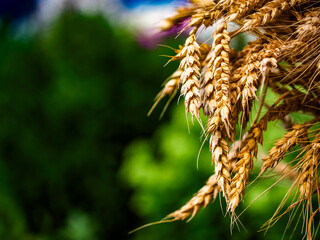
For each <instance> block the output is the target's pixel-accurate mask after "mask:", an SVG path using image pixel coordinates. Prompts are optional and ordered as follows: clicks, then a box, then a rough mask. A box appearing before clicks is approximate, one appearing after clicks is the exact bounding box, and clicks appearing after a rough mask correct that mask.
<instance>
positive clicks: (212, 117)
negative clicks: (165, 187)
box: [152, 0, 320, 240]
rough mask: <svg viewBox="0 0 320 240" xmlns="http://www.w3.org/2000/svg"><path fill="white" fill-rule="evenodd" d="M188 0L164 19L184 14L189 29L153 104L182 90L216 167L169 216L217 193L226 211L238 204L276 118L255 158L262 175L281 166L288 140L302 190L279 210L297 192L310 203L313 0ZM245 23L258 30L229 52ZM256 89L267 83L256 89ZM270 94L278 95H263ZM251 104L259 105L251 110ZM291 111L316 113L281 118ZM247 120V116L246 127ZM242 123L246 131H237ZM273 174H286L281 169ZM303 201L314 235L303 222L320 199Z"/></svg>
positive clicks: (175, 20)
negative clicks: (280, 131) (273, 137)
mask: <svg viewBox="0 0 320 240" xmlns="http://www.w3.org/2000/svg"><path fill="white" fill-rule="evenodd" d="M189 1H190V5H188V6H186V7H182V8H179V9H178V10H177V13H176V15H175V16H173V17H170V18H168V19H167V20H166V21H165V24H164V25H163V26H162V29H163V30H168V29H170V28H171V27H173V26H175V25H177V26H178V25H180V24H181V23H182V22H184V24H185V26H186V27H185V28H184V30H188V31H189V34H188V36H187V38H186V41H185V43H184V45H183V46H182V47H180V49H178V50H176V55H175V56H174V57H172V58H171V61H180V66H179V69H178V70H177V72H175V73H174V74H173V75H172V76H171V77H170V78H169V80H168V81H167V82H166V83H165V86H164V88H163V90H162V91H161V92H160V93H159V95H158V96H157V97H156V103H155V105H156V104H157V103H158V101H160V100H161V99H162V98H163V97H165V96H167V95H171V96H174V94H175V93H176V92H177V91H178V90H179V89H180V95H181V96H183V97H184V105H185V110H186V113H190V114H191V115H192V116H195V117H196V118H197V119H200V117H201V116H200V113H201V111H202V112H203V115H204V116H203V118H202V119H205V118H207V125H206V129H205V132H204V135H205V138H206V139H209V146H210V151H211V152H212V161H213V162H214V165H215V167H214V171H215V172H214V174H213V175H212V176H211V177H210V178H209V180H208V181H207V183H206V185H205V186H204V187H203V188H201V189H200V190H199V192H198V193H197V194H196V195H195V196H194V197H193V198H191V200H190V201H189V202H187V203H186V204H185V205H184V206H183V207H182V208H180V209H179V210H177V211H175V212H173V213H171V214H169V215H168V216H167V218H166V219H171V220H185V219H187V218H188V217H190V218H189V220H190V219H191V218H193V217H194V216H195V215H196V214H197V213H198V211H199V210H200V208H202V207H206V206H207V205H208V204H209V202H210V201H211V200H213V199H215V198H216V197H217V195H218V193H220V192H221V193H222V195H223V197H224V198H225V200H226V203H227V210H228V211H229V212H232V213H235V211H236V209H237V207H238V205H239V204H240V201H241V200H244V199H245V188H246V184H247V182H248V181H249V178H250V173H251V172H252V170H253V163H254V162H253V159H254V158H257V157H258V154H257V153H258V145H263V144H264V141H263V132H264V131H265V130H266V128H267V126H268V124H269V123H270V122H273V121H277V122H282V123H283V124H284V125H285V127H284V131H287V132H286V133H285V134H284V136H283V137H282V138H281V139H279V140H277V141H276V142H275V143H274V146H273V147H272V148H271V149H270V150H269V153H268V155H267V156H266V157H264V158H263V159H262V163H263V164H262V167H261V169H260V174H259V177H260V176H261V175H262V174H266V172H267V171H266V170H268V169H270V170H271V171H272V170H276V171H278V167H277V164H278V163H279V162H280V161H282V162H281V166H283V165H285V164H286V163H285V161H283V159H284V158H285V157H286V155H287V154H288V152H289V151H291V150H292V149H293V148H294V147H296V148H298V149H300V153H299V154H298V157H297V159H295V160H294V161H293V162H292V163H287V164H288V168H289V169H291V170H292V171H294V172H295V173H296V174H295V176H296V177H294V178H291V180H292V179H295V180H294V181H295V182H294V188H297V189H298V190H299V191H300V198H299V200H298V201H297V202H296V203H295V204H292V205H291V207H289V208H288V210H287V211H286V212H288V211H291V210H292V209H293V208H294V207H295V206H296V205H298V202H299V203H300V202H303V201H304V199H308V201H307V204H309V205H310V204H312V203H311V200H310V199H311V197H312V196H313V195H317V193H318V182H319V174H318V172H317V169H318V165H319V161H320V159H319V154H320V153H319V149H320V147H319V146H320V140H319V139H320V137H319V136H320V128H319V125H318V124H319V117H318V116H319V114H320V98H319V96H320V3H319V2H318V1H306V0H259V1H257V0H247V1H245V0H237V1H235V0H216V1H209V0H205V1H202V0H199V1H198V0H189ZM230 22H235V23H236V24H238V25H239V28H238V29H237V30H235V31H233V32H231V33H229V32H228V30H227V25H228V24H229V23H230ZM209 26H213V33H212V40H213V41H212V43H211V44H209V41H207V42H206V43H200V42H198V40H197V38H198V35H199V33H200V32H201V29H203V28H207V27H209ZM244 32H246V33H250V34H254V35H256V36H257V37H258V38H257V40H255V41H252V42H250V43H248V45H247V46H245V47H244V48H243V50H241V51H238V52H236V51H235V50H234V49H231V48H230V47H229V42H230V40H231V39H232V38H234V37H236V36H237V35H238V34H239V33H244ZM259 88H260V89H264V90H263V91H260V94H259V91H258V89H259ZM270 92H273V93H270ZM268 94H273V96H274V99H277V100H274V101H272V100H271V101H270V100H268V101H267V100H265V99H266V95H268ZM255 104H259V106H260V107H259V109H258V111H257V113H256V116H253V113H252V112H253V111H252V109H253V107H254V105H255ZM155 105H154V106H155ZM153 108H154V107H152V110H153ZM297 112H299V113H305V114H307V115H309V116H313V120H311V121H310V118H309V120H308V121H307V120H306V121H300V122H299V123H295V122H293V123H292V124H291V123H288V119H290V114H291V113H297ZM253 119H254V121H253V123H252V125H251V126H247V125H248V124H247V123H248V122H249V121H250V120H253ZM289 122H290V121H289ZM247 128H248V130H247V131H245V130H246V129H247ZM239 131H240V132H241V131H244V132H242V134H241V136H240V137H239V139H236V137H235V136H237V132H239ZM269 131H270V130H269ZM241 138H242V139H241ZM230 146H231V148H230ZM229 149H230V150H229ZM259 160H260V159H259ZM281 168H282V169H283V167H281ZM291 170H290V171H291ZM280 175H282V177H287V176H288V174H286V173H285V171H283V172H282V173H280ZM279 178H281V176H280V177H279ZM318 196H319V194H318ZM319 201H320V199H319ZM310 209H316V210H314V211H313V212H311V213H310V216H312V217H311V218H310V219H309V222H306V224H305V226H308V228H307V230H306V231H307V236H308V240H309V239H312V236H313V235H312V229H313V228H312V227H310V226H311V225H312V221H313V219H314V215H315V214H318V210H319V206H317V207H315V208H314V207H312V208H310ZM272 219H273V218H272ZM271 221H272V220H271Z"/></svg>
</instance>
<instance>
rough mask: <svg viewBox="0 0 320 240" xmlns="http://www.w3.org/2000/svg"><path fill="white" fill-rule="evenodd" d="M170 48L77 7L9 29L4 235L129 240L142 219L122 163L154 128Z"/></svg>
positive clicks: (1, 96)
mask: <svg viewBox="0 0 320 240" xmlns="http://www.w3.org/2000/svg"><path fill="white" fill-rule="evenodd" d="M168 54H172V50H169V49H166V48H158V49H155V50H154V51H152V52H150V51H147V50H144V49H142V48H141V47H140V46H139V45H138V44H137V43H136V41H135V39H134V38H133V37H132V36H131V35H129V34H128V33H127V32H126V31H124V30H121V29H114V28H112V27H111V26H110V25H109V24H108V23H107V21H106V19H105V18H104V17H102V16H88V15H83V14H80V13H77V12H75V11H66V12H65V13H63V14H62V15H61V16H60V17H59V18H58V19H57V20H56V21H55V22H54V23H53V24H52V25H51V26H49V27H48V28H46V29H43V30H40V31H38V32H37V33H36V34H35V35H32V36H30V35H28V36H21V35H19V36H18V37H17V36H16V35H15V34H14V33H13V32H10V30H8V28H6V31H2V37H1V39H0V239H26V240H29V239H30V240H31V239H70V240H82V239H127V238H128V234H127V233H128V232H129V231H130V230H131V229H132V226H133V223H134V222H136V223H139V219H138V217H137V216H135V214H134V213H133V212H132V211H130V210H129V208H128V199H129V197H130V195H131V192H132V191H131V190H130V189H129V188H128V187H127V186H126V185H125V184H123V182H121V181H119V177H118V175H117V174H118V169H119V167H120V165H121V162H122V152H123V149H124V148H125V146H126V145H127V144H128V143H129V142H130V141H132V140H133V139H134V138H137V137H148V136H150V135H151V132H153V131H154V130H155V128H156V126H157V123H158V119H157V117H156V116H157V115H158V116H159V112H160V110H159V111H158V112H156V113H155V115H154V116H152V117H151V118H147V117H146V114H147V112H148V109H149V108H150V106H151V105H152V99H153V98H154V96H155V95H156V93H157V89H158V88H159V86H160V84H161V83H162V81H163V79H165V78H166V77H167V76H168V75H169V73H168V72H165V71H162V67H163V65H164V64H165V62H166V61H167V59H166V58H161V57H159V55H168ZM175 67H176V66H175V65H174V64H170V66H169V67H167V69H168V71H169V72H172V71H173V70H174V68H175ZM160 69H161V71H160ZM166 120H167V118H165V119H164V121H166ZM141 223H142V222H141Z"/></svg>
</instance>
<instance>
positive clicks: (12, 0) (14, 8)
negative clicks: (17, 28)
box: [0, 0, 38, 21]
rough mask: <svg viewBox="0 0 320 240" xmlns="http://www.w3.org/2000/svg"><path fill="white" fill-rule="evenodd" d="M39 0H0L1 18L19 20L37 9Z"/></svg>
mask: <svg viewBox="0 0 320 240" xmlns="http://www.w3.org/2000/svg"><path fill="white" fill-rule="evenodd" d="M37 3H38V0H0V18H5V19H8V20H11V21H12V20H18V19H21V18H24V17H26V16H28V15H29V14H30V13H32V12H33V11H35V9H36V6H37Z"/></svg>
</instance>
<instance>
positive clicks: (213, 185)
mask: <svg viewBox="0 0 320 240" xmlns="http://www.w3.org/2000/svg"><path fill="white" fill-rule="evenodd" d="M219 192H220V188H219V186H218V183H217V177H216V175H212V176H211V177H210V178H209V179H208V180H207V182H206V185H204V186H203V187H202V188H201V189H200V190H199V191H198V192H197V193H196V195H195V196H194V197H193V198H191V199H190V200H189V201H188V202H187V203H186V204H185V205H184V206H182V207H181V208H180V209H178V210H177V211H175V212H173V213H171V214H169V215H168V216H167V217H166V218H165V219H174V220H185V219H186V218H188V217H190V219H189V221H190V220H191V219H192V218H193V217H194V216H195V215H196V214H197V213H198V212H199V210H200V209H201V208H205V207H206V206H208V204H209V203H210V202H211V201H214V200H215V199H216V197H217V195H218V194H219Z"/></svg>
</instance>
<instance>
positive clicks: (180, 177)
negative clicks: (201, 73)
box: [121, 93, 306, 240]
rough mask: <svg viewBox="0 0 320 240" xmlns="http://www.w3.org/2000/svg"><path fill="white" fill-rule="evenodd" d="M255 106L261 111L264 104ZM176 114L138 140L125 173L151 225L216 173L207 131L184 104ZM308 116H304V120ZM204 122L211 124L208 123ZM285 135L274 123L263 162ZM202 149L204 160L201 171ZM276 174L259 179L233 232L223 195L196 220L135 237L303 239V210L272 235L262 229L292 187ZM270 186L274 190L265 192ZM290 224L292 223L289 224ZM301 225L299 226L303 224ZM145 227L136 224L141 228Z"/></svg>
mask: <svg viewBox="0 0 320 240" xmlns="http://www.w3.org/2000/svg"><path fill="white" fill-rule="evenodd" d="M274 98H275V96H274V95H273V94H270V93H269V94H267V99H266V100H267V102H269V101H271V100H272V99H274ZM255 107H256V109H257V108H258V105H256V106H255ZM263 111H266V109H264V110H263ZM172 114H173V117H172V119H171V121H170V122H169V123H164V124H162V125H160V127H159V129H158V130H157V131H156V132H155V134H154V136H153V137H152V138H149V139H142V140H136V141H135V142H133V143H132V144H131V145H130V146H129V147H128V148H127V150H126V153H125V158H126V161H125V162H124V164H123V167H122V170H121V175H122V177H123V178H124V179H126V182H128V183H129V184H130V185H131V186H132V187H133V188H134V189H135V191H134V194H133V196H132V197H131V200H130V204H131V207H132V209H133V210H134V211H136V214H137V215H138V216H141V217H143V218H144V219H145V222H144V223H145V224H147V223H151V222H156V221H159V220H161V219H162V218H164V217H165V216H166V215H167V214H169V213H171V212H173V211H175V210H177V209H178V208H180V207H182V206H183V204H185V203H186V202H187V201H188V200H189V199H190V198H191V197H192V196H193V194H195V193H196V192H197V191H198V190H199V189H200V188H201V187H202V186H203V185H204V183H205V181H206V180H207V178H208V177H209V176H210V175H211V174H212V173H213V170H214V166H213V165H212V164H211V154H210V152H209V149H208V147H207V145H208V144H207V142H205V144H204V145H203V148H202V149H201V144H202V142H203V140H204V139H199V133H200V132H202V129H201V127H200V125H199V124H198V122H197V121H195V122H194V124H192V119H191V118H190V117H189V116H188V121H186V119H185V118H184V116H185V112H184V107H183V104H180V105H179V107H178V108H176V109H175V110H174V111H173V112H172ZM253 116H254V115H253ZM305 117H306V116H300V118H305ZM202 122H204V123H205V119H203V121H202ZM187 123H189V127H190V131H189V132H190V133H188V124H187ZM249 125H250V124H249ZM284 131H285V130H284V129H283V127H282V126H281V123H280V122H272V123H269V127H268V130H267V131H266V132H265V133H264V142H265V143H266V144H265V146H264V148H261V149H260V154H259V156H258V158H261V157H262V155H261V154H263V153H267V151H268V149H269V148H270V147H271V146H272V145H273V143H274V141H275V140H277V139H279V138H281V137H282V135H283V133H284ZM240 134H241V133H240V132H239V135H240ZM200 149H201V150H200ZM199 150H200V158H199V160H198V161H199V162H198V169H197V153H198V152H199ZM296 155H297V153H293V154H290V155H288V156H287V159H286V160H287V161H290V160H292V159H293V158H294V157H295V156H296ZM255 164H256V167H255V169H254V172H259V167H257V166H259V165H260V166H261V161H260V160H256V161H255ZM271 175H272V176H273V177H263V181H261V180H260V179H259V180H257V181H255V182H254V183H252V184H249V187H248V189H247V190H246V194H247V195H246V197H245V200H244V204H241V206H239V207H240V208H239V209H238V211H237V214H238V216H237V217H239V221H236V222H234V229H233V230H232V233H231V232H230V221H231V216H230V215H226V214H225V208H226V205H225V202H224V200H223V198H221V199H219V197H218V198H217V199H216V201H215V202H214V203H213V204H210V205H209V206H208V207H207V209H205V210H203V209H202V210H200V212H199V214H197V215H196V216H195V217H194V218H193V219H192V220H191V221H190V222H187V223H185V222H180V221H179V222H174V223H162V224H160V225H155V226H150V227H147V228H145V229H141V230H139V231H138V232H136V233H133V236H134V238H133V239H135V240H140V239H141V240H142V239H148V240H158V239H159V240H160V239H184V240H188V239H190V240H193V239H270V240H271V239H281V238H282V237H283V236H284V239H289V238H290V237H292V239H301V238H302V237H303V234H302V235H301V234H300V230H301V229H302V227H303V226H302V223H301V222H302V221H299V217H300V220H301V215H300V212H301V210H299V211H300V212H298V214H297V216H293V215H291V216H290V218H289V214H287V215H285V216H284V217H282V218H281V219H280V220H279V221H278V222H277V223H276V224H275V226H273V227H272V228H270V230H268V231H267V233H266V234H265V232H261V231H259V230H260V228H261V227H262V225H263V224H264V223H265V222H267V220H269V219H270V218H271V217H272V215H273V213H274V212H275V211H276V209H277V208H278V206H279V204H280V203H281V201H282V199H284V198H285V195H286V193H287V191H288V189H289V188H290V187H291V184H292V182H291V181H289V180H287V179H284V180H282V181H280V182H279V183H277V184H275V183H276V182H278V176H277V175H276V174H271ZM256 177H257V174H256V175H253V177H252V178H251V181H254V180H255V178H256ZM271 186H273V187H271ZM269 187H271V189H270V190H268V191H265V190H266V189H268V188H269ZM291 199H292V196H291V197H289V198H288V201H287V203H286V205H285V206H286V207H288V206H289V205H290V204H291V202H290V200H291ZM233 219H234V218H233ZM289 220H290V221H292V223H291V225H290V226H287V224H288V221H289ZM295 221H297V222H298V224H297V225H296V224H295ZM140 226H141V225H140ZM140 226H139V225H136V227H140ZM295 227H296V229H295ZM294 230H296V231H295V232H294ZM258 231H259V232H258ZM293 232H294V234H293ZM264 234H265V235H264Z"/></svg>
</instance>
